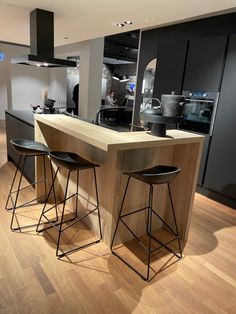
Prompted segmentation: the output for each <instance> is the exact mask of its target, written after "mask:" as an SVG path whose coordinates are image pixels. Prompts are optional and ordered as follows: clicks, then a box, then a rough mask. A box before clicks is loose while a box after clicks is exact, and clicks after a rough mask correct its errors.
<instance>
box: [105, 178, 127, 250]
mask: <svg viewBox="0 0 236 314" xmlns="http://www.w3.org/2000/svg"><path fill="white" fill-rule="evenodd" d="M130 178H131V177H130V176H129V177H128V179H127V183H126V187H125V192H124V195H123V199H122V202H121V206H120V211H119V216H118V219H117V222H116V227H115V231H114V234H113V237H112V240H111V246H110V249H111V251H112V253H114V251H113V250H112V248H113V244H114V241H115V237H116V232H117V229H118V226H119V222H120V217H121V213H122V209H123V205H124V202H125V197H126V194H127V190H128V186H129V181H130ZM114 254H115V253H114ZM115 255H116V254H115Z"/></svg>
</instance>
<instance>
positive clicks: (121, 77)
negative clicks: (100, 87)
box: [119, 75, 129, 82]
mask: <svg viewBox="0 0 236 314" xmlns="http://www.w3.org/2000/svg"><path fill="white" fill-rule="evenodd" d="M119 80H120V82H128V81H129V77H128V76H127V75H122V76H120V77H119Z"/></svg>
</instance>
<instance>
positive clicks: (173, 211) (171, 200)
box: [167, 182, 182, 257]
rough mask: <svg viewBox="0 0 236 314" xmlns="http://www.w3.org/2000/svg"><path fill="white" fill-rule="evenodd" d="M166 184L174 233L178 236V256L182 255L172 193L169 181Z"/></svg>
mask: <svg viewBox="0 0 236 314" xmlns="http://www.w3.org/2000/svg"><path fill="white" fill-rule="evenodd" d="M167 185H168V191H169V195H170V202H171V208H172V213H173V217H174V223H175V228H176V235H177V236H178V246H179V252H180V257H182V249H181V245H180V239H179V231H178V225H177V222H176V216H175V210H174V204H173V199H172V195H171V190H170V185H169V182H167Z"/></svg>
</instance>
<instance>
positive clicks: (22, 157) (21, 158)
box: [5, 152, 58, 231]
mask: <svg viewBox="0 0 236 314" xmlns="http://www.w3.org/2000/svg"><path fill="white" fill-rule="evenodd" d="M36 156H37V157H40V156H41V157H42V158H43V172H44V178H43V179H40V180H37V181H34V182H32V183H30V184H28V185H26V186H24V187H21V183H22V178H23V176H24V174H25V172H24V170H25V163H26V160H27V158H28V157H36ZM46 156H48V153H43V152H42V153H37V154H20V156H19V159H18V163H17V167H16V170H15V174H14V177H13V180H12V183H11V187H10V191H9V193H8V197H7V201H6V205H5V210H7V211H10V210H12V217H11V223H10V229H11V230H12V231H18V230H19V231H21V229H25V228H31V227H35V226H37V225H38V223H36V224H31V225H26V226H20V224H19V221H18V219H17V216H16V210H17V209H18V208H22V207H26V206H33V205H36V204H38V201H40V200H41V199H45V197H48V193H47V181H48V179H47V175H46V161H45V157H46ZM21 161H22V168H20V165H21ZM50 171H51V177H52V178H53V171H52V164H51V159H50ZM18 172H20V178H19V181H18V184H17V188H16V190H13V188H14V184H15V182H16V177H17V174H18ZM41 182H44V194H43V195H41V196H39V197H36V198H34V199H31V200H29V201H27V202H25V203H23V204H21V205H17V201H18V197H19V194H20V191H22V190H25V189H27V188H28V187H30V186H31V187H34V186H35V185H36V184H39V183H41ZM51 192H53V196H54V201H55V202H56V195H55V189H54V187H53V190H51ZM14 194H15V195H16V196H15V199H13V195H14ZM9 201H11V203H12V207H8V204H9ZM56 217H58V215H57V208H56ZM14 220H16V223H17V226H18V227H13V224H14Z"/></svg>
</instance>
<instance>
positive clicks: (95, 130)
mask: <svg viewBox="0 0 236 314" xmlns="http://www.w3.org/2000/svg"><path fill="white" fill-rule="evenodd" d="M35 119H36V120H37V121H38V122H42V123H44V124H45V125H48V126H50V127H52V128H54V129H57V130H59V131H61V132H64V133H66V134H69V135H71V136H73V137H75V138H78V139H80V140H82V141H84V142H86V143H88V144H91V145H94V146H95V147H97V148H99V149H102V150H104V151H108V150H110V149H116V150H127V149H137V148H147V147H158V146H165V145H176V144H186V143H197V142H200V141H203V140H204V136H202V135H199V134H193V133H190V132H184V131H180V130H168V131H167V136H166V137H157V136H153V135H151V134H148V133H147V132H146V131H138V132H116V131H113V130H111V129H107V128H103V127H101V126H98V125H95V124H92V123H88V122H85V121H82V120H79V119H74V118H71V117H68V116H65V115H43V114H40V115H35Z"/></svg>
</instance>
